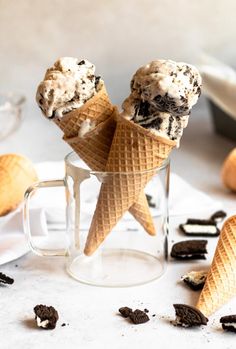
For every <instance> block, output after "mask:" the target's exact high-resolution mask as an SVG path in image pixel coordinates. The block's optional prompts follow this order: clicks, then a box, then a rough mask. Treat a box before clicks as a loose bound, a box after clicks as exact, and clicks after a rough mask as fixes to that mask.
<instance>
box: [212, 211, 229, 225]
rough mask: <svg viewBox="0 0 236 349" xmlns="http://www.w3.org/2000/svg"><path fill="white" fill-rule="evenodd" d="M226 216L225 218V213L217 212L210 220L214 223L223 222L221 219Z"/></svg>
mask: <svg viewBox="0 0 236 349" xmlns="http://www.w3.org/2000/svg"><path fill="white" fill-rule="evenodd" d="M226 216H227V213H226V212H225V211H217V212H215V213H214V214H213V215H212V216H211V217H210V219H211V220H213V221H214V222H216V223H219V222H221V221H223V219H224V218H225V217H226Z"/></svg>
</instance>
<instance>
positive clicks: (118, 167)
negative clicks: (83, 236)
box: [84, 117, 176, 255]
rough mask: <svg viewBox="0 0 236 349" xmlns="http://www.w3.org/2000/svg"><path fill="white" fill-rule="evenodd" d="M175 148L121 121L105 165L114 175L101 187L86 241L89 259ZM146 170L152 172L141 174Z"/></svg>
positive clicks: (160, 138) (148, 132)
mask: <svg viewBox="0 0 236 349" xmlns="http://www.w3.org/2000/svg"><path fill="white" fill-rule="evenodd" d="M175 145H176V143H175V142H173V141H170V140H167V139H165V138H162V137H158V136H156V135H154V134H153V133H151V132H150V131H148V130H146V129H144V128H143V127H141V126H139V125H137V124H135V123H133V122H132V121H129V120H125V119H124V118H122V117H118V120H117V126H116V131H115V134H114V138H113V141H112V145H111V149H110V153H109V157H108V161H107V165H106V171H108V172H114V174H113V175H110V176H109V177H107V179H106V181H105V182H103V184H102V186H101V190H100V195H99V198H98V201H97V206H96V210H95V213H94V216H93V220H92V223H91V227H90V230H89V234H88V237H87V241H86V246H85V251H84V252H85V254H86V255H91V254H92V253H93V252H94V251H95V250H96V249H97V248H98V247H99V245H100V244H101V243H102V242H103V240H104V239H105V238H106V236H107V235H108V234H109V233H110V231H111V230H112V229H113V227H114V226H115V225H116V224H117V222H118V221H119V219H120V218H121V217H122V216H123V214H124V213H125V212H126V211H127V210H128V209H129V208H130V207H131V206H132V205H133V203H134V202H136V201H137V200H138V199H139V197H140V195H142V193H143V190H144V187H145V186H146V184H147V182H148V181H149V180H150V179H151V178H152V176H153V175H154V173H155V168H156V167H158V166H160V165H161V164H162V163H163V161H164V160H165V159H166V158H167V157H168V156H169V153H170V151H171V149H172V148H173V147H174V146H175ZM147 170H150V171H148V172H143V173H140V171H147ZM127 172H128V174H127Z"/></svg>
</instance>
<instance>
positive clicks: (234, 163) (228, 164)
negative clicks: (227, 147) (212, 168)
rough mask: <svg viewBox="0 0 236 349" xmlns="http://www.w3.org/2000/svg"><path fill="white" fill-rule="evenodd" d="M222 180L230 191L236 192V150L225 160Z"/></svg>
mask: <svg viewBox="0 0 236 349" xmlns="http://www.w3.org/2000/svg"><path fill="white" fill-rule="evenodd" d="M221 178H222V181H223V183H224V185H225V186H226V187H227V188H228V189H230V190H232V191H234V192H236V148H234V149H233V150H232V151H231V152H230V153H229V155H228V156H227V158H226V159H225V161H224V163H223V166H222V171H221Z"/></svg>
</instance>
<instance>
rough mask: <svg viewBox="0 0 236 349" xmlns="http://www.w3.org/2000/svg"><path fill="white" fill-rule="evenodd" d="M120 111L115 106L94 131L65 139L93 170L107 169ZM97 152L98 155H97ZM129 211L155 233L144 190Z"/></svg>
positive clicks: (147, 229)
mask: <svg viewBox="0 0 236 349" xmlns="http://www.w3.org/2000/svg"><path fill="white" fill-rule="evenodd" d="M117 115H118V111H117V109H116V108H115V109H114V111H113V113H112V115H111V116H110V117H109V118H108V119H107V120H106V121H104V122H101V123H100V124H99V125H98V126H97V127H96V128H94V129H93V130H92V131H90V132H88V133H86V134H85V135H84V136H83V137H79V136H77V137H73V138H67V137H65V136H64V138H63V139H64V140H65V141H66V142H67V143H68V144H69V145H70V146H71V147H72V148H73V149H74V151H75V152H76V153H77V154H79V156H80V157H81V159H82V160H83V161H84V162H85V163H86V164H87V165H88V166H89V167H90V168H91V169H92V170H93V171H105V169H106V164H107V159H108V155H109V151H110V147H111V143H112V139H113V136H114V132H115V128H116V116H117ZM95 154H96V155H95ZM129 212H130V213H131V214H132V215H133V216H134V218H135V219H136V220H137V221H138V222H139V223H140V224H141V225H142V226H143V227H144V229H145V230H146V231H147V233H148V234H150V235H155V227H154V223H153V220H152V216H151V214H150V210H149V206H148V202H147V198H146V196H145V194H144V193H143V192H142V193H141V194H140V195H139V197H138V198H137V201H136V202H135V203H134V204H133V205H132V206H131V207H130V209H129Z"/></svg>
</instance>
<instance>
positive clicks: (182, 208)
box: [0, 162, 221, 235]
mask: <svg viewBox="0 0 236 349" xmlns="http://www.w3.org/2000/svg"><path fill="white" fill-rule="evenodd" d="M81 164H82V163H81ZM36 170H37V172H38V176H39V179H40V180H51V179H62V178H63V176H64V163H63V162H44V163H40V164H37V165H36ZM89 180H90V179H89ZM95 181H97V179H94V182H93V180H90V185H89V186H86V188H85V191H84V195H83V201H82V202H81V228H82V229H83V228H84V229H85V227H87V225H88V221H89V220H90V219H91V215H92V214H93V212H94V209H95V205H96V197H97V190H96V183H95ZM157 186H158V183H157V182H156V183H155V182H150V183H149V184H148V186H147V193H148V194H150V195H151V196H152V197H153V201H154V202H158V200H159V197H158V193H159V191H158V190H157ZM170 188H171V190H170V198H169V212H170V216H191V215H192V216H193V217H196V216H201V215H205V216H206V215H207V214H208V213H209V214H210V213H213V212H214V211H216V210H218V209H220V208H221V204H220V203H219V202H218V201H215V200H214V199H212V198H210V197H209V196H208V195H207V194H205V193H203V192H201V191H199V190H197V189H195V188H193V187H192V186H191V185H190V184H188V183H187V182H186V181H185V180H184V179H182V178H180V177H179V176H178V175H177V174H175V173H172V174H171V176H170ZM155 196H156V197H155ZM65 206H66V203H65V189H64V187H56V188H50V189H45V188H43V189H41V190H39V192H38V194H37V195H35V196H33V197H32V203H31V209H30V218H31V220H30V222H31V229H32V235H47V233H48V229H49V230H53V229H55V230H57V229H58V230H62V229H64V228H65ZM151 210H152V212H153V214H155V215H159V214H160V212H159V210H158V209H156V208H151ZM21 211H22V210H21V209H18V210H17V212H15V213H13V214H10V215H9V217H8V216H6V217H5V218H4V217H3V218H2V219H0V225H1V233H7V232H14V233H15V232H22V231H23V227H22V217H21V216H22V212H21ZM1 220H5V222H1ZM127 220H129V216H128V215H127ZM132 224H133V223H132ZM47 227H48V228H47Z"/></svg>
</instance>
